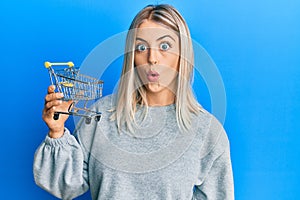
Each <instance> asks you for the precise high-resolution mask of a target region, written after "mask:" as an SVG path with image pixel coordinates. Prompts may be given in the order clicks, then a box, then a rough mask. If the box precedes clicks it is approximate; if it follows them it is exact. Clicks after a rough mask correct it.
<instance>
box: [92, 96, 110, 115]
mask: <svg viewBox="0 0 300 200" xmlns="http://www.w3.org/2000/svg"><path fill="white" fill-rule="evenodd" d="M115 105H116V95H115V94H109V95H106V96H104V97H102V98H100V99H99V100H97V101H96V102H95V103H94V104H93V106H92V107H94V108H95V109H96V110H97V111H99V112H106V111H111V110H113V109H115Z"/></svg>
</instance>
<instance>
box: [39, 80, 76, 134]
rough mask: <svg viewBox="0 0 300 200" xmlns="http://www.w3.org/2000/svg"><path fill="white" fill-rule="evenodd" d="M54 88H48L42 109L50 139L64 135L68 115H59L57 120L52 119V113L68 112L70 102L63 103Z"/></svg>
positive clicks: (61, 95) (51, 86) (60, 94)
mask: <svg viewBox="0 0 300 200" xmlns="http://www.w3.org/2000/svg"><path fill="white" fill-rule="evenodd" d="M54 91H55V86H54V85H50V86H49V87H48V94H47V95H46V96H45V105H44V109H43V115H42V117H43V120H44V121H45V123H46V124H47V126H48V127H49V136H50V137H51V138H59V137H61V136H63V134H64V128H65V122H66V120H67V119H68V117H69V115H65V114H60V115H59V118H58V119H57V120H54V119H53V116H54V112H56V111H62V112H68V109H69V107H70V105H71V104H72V101H63V100H61V99H62V98H63V94H62V93H56V92H54Z"/></svg>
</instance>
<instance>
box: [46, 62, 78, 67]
mask: <svg viewBox="0 0 300 200" xmlns="http://www.w3.org/2000/svg"><path fill="white" fill-rule="evenodd" d="M64 65H68V66H69V67H74V63H73V62H71V61H70V62H48V61H47V62H45V67H46V68H49V67H52V66H64Z"/></svg>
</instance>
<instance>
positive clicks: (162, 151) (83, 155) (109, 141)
mask: <svg viewBox="0 0 300 200" xmlns="http://www.w3.org/2000/svg"><path fill="white" fill-rule="evenodd" d="M112 106H113V101H112V97H111V96H107V97H104V98H102V99H101V100H99V101H98V102H96V104H95V106H94V109H96V110H98V111H101V112H102V118H101V120H100V122H97V121H95V120H92V122H91V123H90V124H86V123H84V120H82V121H81V122H79V124H78V126H77V128H76V130H75V132H74V134H73V135H72V134H70V132H69V131H68V130H67V129H65V133H64V135H63V136H62V137H61V138H58V139H53V138H50V137H49V136H46V138H45V140H44V141H43V142H42V144H41V145H40V146H39V147H38V149H37V151H36V153H35V158H34V178H35V182H36V183H37V184H38V185H39V186H40V187H42V188H43V189H45V190H46V191H48V192H50V193H51V194H53V195H55V196H56V197H58V198H61V199H66V200H69V199H73V198H75V197H77V196H79V195H81V194H83V193H84V192H86V191H87V190H88V189H90V192H91V196H92V199H94V200H102V199H105V200H106V199H114V200H118V199H123V200H124V199H126V200H127V199H128V200H140V199H147V200H148V199H149V200H150V199H151V200H156V199H168V200H174V199H178V200H179V199H184V200H186V199H212V200H218V199H220V200H226V199H234V190H233V176H232V168H231V161H230V149H229V142H228V138H227V136H226V133H225V131H224V129H223V127H222V125H221V124H220V123H219V122H218V121H217V120H216V118H215V117H213V116H212V115H211V114H209V113H208V112H207V111H202V112H200V114H198V115H193V118H192V129H191V130H190V131H189V132H185V133H183V132H181V131H180V129H179V127H178V123H177V121H176V114H175V111H176V110H175V109H176V108H175V105H168V106H159V107H149V109H148V111H147V115H146V117H145V118H144V119H142V117H141V116H143V113H144V111H145V110H144V109H142V108H139V109H138V110H137V113H136V124H138V126H137V127H136V128H135V132H134V133H133V134H131V133H129V132H127V131H126V129H124V128H121V133H119V132H118V129H117V126H116V122H115V121H111V120H110V119H109V117H110V116H111V111H110V110H111V108H112Z"/></svg>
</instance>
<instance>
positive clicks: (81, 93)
mask: <svg viewBox="0 0 300 200" xmlns="http://www.w3.org/2000/svg"><path fill="white" fill-rule="evenodd" d="M53 66H55V70H54V68H53ZM45 67H46V68H47V69H48V72H49V76H50V81H51V84H52V85H55V86H56V88H57V90H58V92H61V93H63V95H64V98H63V100H66V101H68V100H72V101H73V103H72V104H71V105H70V107H69V109H68V112H63V111H61V112H60V111H57V112H55V113H54V116H53V119H55V120H57V119H59V115H60V114H67V115H75V116H80V117H85V118H86V119H85V122H86V123H87V124H89V123H90V122H91V119H92V118H94V119H95V120H96V121H100V118H101V112H96V111H93V110H90V109H89V108H87V104H88V102H89V101H90V100H96V99H99V98H100V97H101V96H102V88H103V81H101V80H98V79H96V78H93V77H90V76H87V75H84V74H80V73H79V69H78V68H75V67H74V64H73V62H65V63H60V62H45ZM79 101H83V102H84V105H83V107H81V108H80V107H77V106H76V105H77V103H78V102H79Z"/></svg>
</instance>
